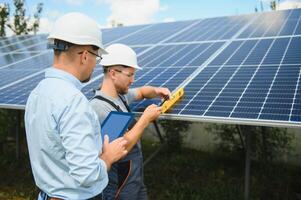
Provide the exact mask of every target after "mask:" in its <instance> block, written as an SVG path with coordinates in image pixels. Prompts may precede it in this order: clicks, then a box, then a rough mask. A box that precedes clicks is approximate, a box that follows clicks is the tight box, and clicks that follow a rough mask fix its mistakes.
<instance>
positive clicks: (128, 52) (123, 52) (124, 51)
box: [100, 43, 142, 69]
mask: <svg viewBox="0 0 301 200" xmlns="http://www.w3.org/2000/svg"><path fill="white" fill-rule="evenodd" d="M106 51H107V52H108V54H107V55H103V58H102V60H101V61H100V64H101V65H103V66H113V65H124V66H128V67H132V68H135V69H142V68H141V67H139V66H138V64H137V55H136V53H135V51H134V50H133V49H132V48H131V47H129V46H126V45H124V44H118V43H117V44H112V45H110V46H108V47H107V48H106Z"/></svg>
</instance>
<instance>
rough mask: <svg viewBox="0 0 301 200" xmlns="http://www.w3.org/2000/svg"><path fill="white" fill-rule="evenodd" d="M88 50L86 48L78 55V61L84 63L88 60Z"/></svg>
mask: <svg viewBox="0 0 301 200" xmlns="http://www.w3.org/2000/svg"><path fill="white" fill-rule="evenodd" d="M87 54H88V52H87V51H86V50H84V51H83V53H82V54H81V55H80V62H81V63H82V64H84V65H85V64H86V63H87V62H88V55H87Z"/></svg>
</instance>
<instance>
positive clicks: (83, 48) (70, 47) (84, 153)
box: [25, 13, 127, 200]
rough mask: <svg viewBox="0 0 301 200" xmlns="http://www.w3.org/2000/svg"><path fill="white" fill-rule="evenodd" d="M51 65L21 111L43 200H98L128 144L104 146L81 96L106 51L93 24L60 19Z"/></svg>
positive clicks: (68, 16)
mask: <svg viewBox="0 0 301 200" xmlns="http://www.w3.org/2000/svg"><path fill="white" fill-rule="evenodd" d="M48 40H49V46H50V47H51V48H53V49H54V64H53V67H52V68H49V69H47V70H46V72H45V79H43V80H42V81H41V82H40V83H39V84H38V85H37V86H36V88H35V89H34V90H33V91H32V92H31V94H30V96H29V98H28V100H27V104H26V108H25V127H26V136H27V143H28V148H29V156H30V162H31V167H32V171H33V176H34V179H35V182H36V185H37V186H38V187H39V189H40V190H41V192H40V194H39V200H42V199H72V200H85V199H99V200H100V199H102V195H101V193H102V190H103V189H104V188H105V187H106V185H107V183H108V175H107V170H109V169H110V167H111V165H112V163H114V162H116V161H117V160H119V159H120V158H122V157H123V156H125V154H126V153H127V150H126V149H125V145H126V143H127V142H126V140H125V139H124V138H119V139H116V140H114V141H113V142H111V143H109V142H108V141H109V140H108V137H105V140H104V144H102V140H101V135H100V127H99V122H98V118H97V115H96V113H95V112H94V111H93V109H92V108H91V106H90V105H89V102H88V100H87V98H86V97H85V96H84V95H83V94H82V93H81V91H80V90H81V88H82V87H83V83H84V82H87V81H88V80H89V79H90V76H91V74H92V72H93V69H94V67H95V64H96V58H97V57H101V55H102V54H105V53H106V51H105V50H104V49H103V46H102V41H101V31H100V29H99V27H98V25H97V23H96V22H95V21H94V20H92V19H91V18H89V17H87V16H85V15H82V14H80V13H69V14H66V15H64V16H62V17H61V18H59V19H58V20H57V21H56V22H55V24H54V28H53V31H52V32H51V33H50V35H49V37H48Z"/></svg>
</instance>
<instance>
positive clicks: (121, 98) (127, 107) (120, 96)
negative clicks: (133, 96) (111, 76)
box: [118, 94, 131, 112]
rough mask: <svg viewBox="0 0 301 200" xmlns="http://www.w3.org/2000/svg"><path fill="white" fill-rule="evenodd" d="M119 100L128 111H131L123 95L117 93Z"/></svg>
mask: <svg viewBox="0 0 301 200" xmlns="http://www.w3.org/2000/svg"><path fill="white" fill-rule="evenodd" d="M118 96H119V98H120V100H121V101H122V103H123V104H124V106H125V107H126V109H127V110H128V112H131V109H130V106H129V105H128V103H127V102H126V100H125V98H124V96H122V95H120V94H118Z"/></svg>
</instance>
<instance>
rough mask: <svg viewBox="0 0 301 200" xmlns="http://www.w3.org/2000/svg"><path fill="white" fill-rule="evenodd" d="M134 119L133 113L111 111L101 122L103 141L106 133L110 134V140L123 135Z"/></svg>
mask: <svg viewBox="0 0 301 200" xmlns="http://www.w3.org/2000/svg"><path fill="white" fill-rule="evenodd" d="M133 119H134V114H133V113H127V112H117V111H111V112H110V113H109V115H108V116H107V117H106V119H105V120H104V121H103V123H102V124H101V134H102V141H104V135H108V136H109V140H110V142H111V141H113V140H115V139H116V138H118V137H121V136H123V134H124V133H125V132H126V130H127V129H128V127H129V125H130V123H131V122H132V121H133Z"/></svg>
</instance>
